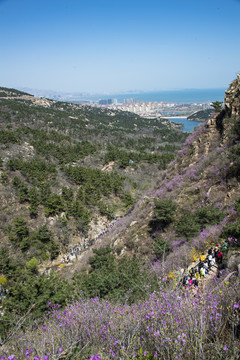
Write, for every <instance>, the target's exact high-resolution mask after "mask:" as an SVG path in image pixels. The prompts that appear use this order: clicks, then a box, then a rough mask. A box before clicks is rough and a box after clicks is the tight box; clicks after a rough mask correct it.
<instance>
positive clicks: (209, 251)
mask: <svg viewBox="0 0 240 360" xmlns="http://www.w3.org/2000/svg"><path fill="white" fill-rule="evenodd" d="M212 250H213V249H212V247H211V249H209V250H208V255H212V252H213V251H212Z"/></svg>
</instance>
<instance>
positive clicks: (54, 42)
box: [0, 0, 240, 95]
mask: <svg viewBox="0 0 240 360" xmlns="http://www.w3.org/2000/svg"><path fill="white" fill-rule="evenodd" d="M239 11H240V1H238V0H229V1H226V0H211V1H208V0H202V1H199V2H194V1H192V0H191V1H190V0H183V1H181V2H180V1H179V0H148V1H146V0H144V1H143V0H138V1H137V0H128V1H127V0H121V1H112V0H111V1H110V0H88V1H83V0H51V1H47V0H42V1H34V2H33V1H30V0H22V1H19V0H0V33H1V37H0V51H1V57H0V69H1V72H0V74H1V75H0V86H5V87H14V88H18V89H20V88H31V89H39V90H45V91H56V92H63V93H81V92H84V93H88V94H104V93H105V94H106V95H107V94H110V95H111V94H119V93H127V92H141V91H143V92H150V91H162V90H180V89H212V88H221V89H223V88H224V89H226V88H228V85H229V83H230V82H231V81H233V80H234V79H235V78H236V76H237V74H238V73H239V72H240V63H239V58H240V47H239V46H238V45H239V37H240V25H239V19H238V17H239V15H238V14H239Z"/></svg>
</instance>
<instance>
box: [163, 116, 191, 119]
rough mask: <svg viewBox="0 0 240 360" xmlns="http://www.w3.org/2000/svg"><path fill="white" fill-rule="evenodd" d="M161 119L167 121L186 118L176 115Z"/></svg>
mask: <svg viewBox="0 0 240 360" xmlns="http://www.w3.org/2000/svg"><path fill="white" fill-rule="evenodd" d="M163 119H167V120H168V119H187V117H186V116H180V115H176V116H168V117H166V116H164V117H163Z"/></svg>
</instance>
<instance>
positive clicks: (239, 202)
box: [234, 198, 240, 213]
mask: <svg viewBox="0 0 240 360" xmlns="http://www.w3.org/2000/svg"><path fill="white" fill-rule="evenodd" d="M234 209H235V210H236V211H237V212H239V213H240V198H239V199H237V200H236V201H235V204H234Z"/></svg>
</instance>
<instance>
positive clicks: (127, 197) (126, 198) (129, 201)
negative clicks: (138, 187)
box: [122, 194, 136, 209]
mask: <svg viewBox="0 0 240 360" xmlns="http://www.w3.org/2000/svg"><path fill="white" fill-rule="evenodd" d="M122 202H123V204H124V206H125V208H126V209H130V208H131V207H133V206H134V205H135V203H136V200H135V199H134V198H133V197H132V195H131V194H124V195H123V196H122Z"/></svg>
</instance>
